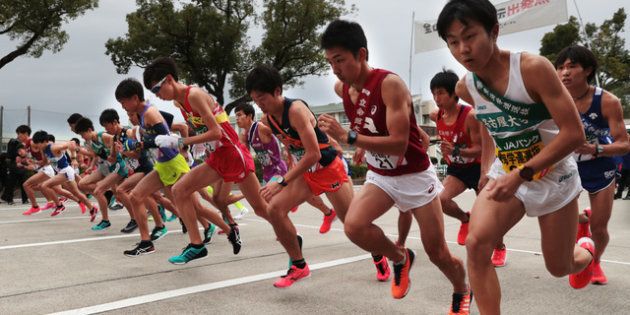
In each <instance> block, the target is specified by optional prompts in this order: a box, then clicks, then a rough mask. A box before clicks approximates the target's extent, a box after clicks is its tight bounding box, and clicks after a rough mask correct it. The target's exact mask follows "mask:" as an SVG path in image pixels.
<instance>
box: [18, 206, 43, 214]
mask: <svg viewBox="0 0 630 315" xmlns="http://www.w3.org/2000/svg"><path fill="white" fill-rule="evenodd" d="M40 211H42V210H41V209H40V208H39V207H31V208H30V209H28V210H26V211H24V212H22V214H23V215H31V214H37V213H39V212H40Z"/></svg>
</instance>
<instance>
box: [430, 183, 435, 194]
mask: <svg viewBox="0 0 630 315" xmlns="http://www.w3.org/2000/svg"><path fill="white" fill-rule="evenodd" d="M434 189H435V185H434V184H431V187H429V193H432V192H433V190H434Z"/></svg>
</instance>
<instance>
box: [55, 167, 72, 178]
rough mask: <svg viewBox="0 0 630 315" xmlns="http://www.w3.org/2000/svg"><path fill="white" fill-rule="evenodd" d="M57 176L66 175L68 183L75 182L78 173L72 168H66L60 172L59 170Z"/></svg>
mask: <svg viewBox="0 0 630 315" xmlns="http://www.w3.org/2000/svg"><path fill="white" fill-rule="evenodd" d="M57 174H64V175H66V179H67V181H73V180H74V175H75V174H76V173H75V172H74V168H72V166H66V167H64V168H62V169H60V170H57Z"/></svg>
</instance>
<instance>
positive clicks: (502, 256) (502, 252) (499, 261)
mask: <svg viewBox="0 0 630 315" xmlns="http://www.w3.org/2000/svg"><path fill="white" fill-rule="evenodd" d="M506 260H507V248H505V245H504V246H503V247H502V248H495V249H494V252H492V264H493V265H494V266H495V267H503V266H505V263H506Z"/></svg>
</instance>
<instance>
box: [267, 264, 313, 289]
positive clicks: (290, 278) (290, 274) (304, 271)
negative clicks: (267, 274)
mask: <svg viewBox="0 0 630 315" xmlns="http://www.w3.org/2000/svg"><path fill="white" fill-rule="evenodd" d="M310 276H311V270H310V269H309V268H308V265H305V266H304V268H301V269H300V268H298V267H296V266H291V268H289V270H288V271H287V274H286V275H284V276H281V277H280V279H278V281H276V282H274V284H273V286H274V287H276V288H288V287H290V286H292V285H293V284H294V283H295V282H296V281H298V280H300V279H304V278H308V277H310Z"/></svg>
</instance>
